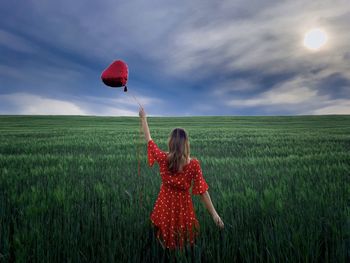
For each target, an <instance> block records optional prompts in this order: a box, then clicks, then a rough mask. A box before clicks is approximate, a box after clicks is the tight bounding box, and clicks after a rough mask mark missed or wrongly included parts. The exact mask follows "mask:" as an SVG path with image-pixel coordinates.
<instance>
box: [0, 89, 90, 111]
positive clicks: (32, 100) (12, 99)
mask: <svg viewBox="0 0 350 263" xmlns="http://www.w3.org/2000/svg"><path fill="white" fill-rule="evenodd" d="M0 101H1V105H8V107H11V108H13V110H12V111H11V114H24V115H36V114H40V115H46V114H47V115H86V112H85V111H84V110H82V109H81V108H80V107H79V106H77V105H75V104H74V103H71V102H68V101H62V100H57V99H50V98H44V97H41V96H37V95H31V94H26V93H13V94H6V95H0ZM1 111H2V112H1V113H2V114H6V110H5V112H3V110H1Z"/></svg>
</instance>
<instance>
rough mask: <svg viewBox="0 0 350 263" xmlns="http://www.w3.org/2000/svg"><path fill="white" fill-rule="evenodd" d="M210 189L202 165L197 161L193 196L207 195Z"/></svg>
mask: <svg viewBox="0 0 350 263" xmlns="http://www.w3.org/2000/svg"><path fill="white" fill-rule="evenodd" d="M208 189H209V186H208V184H207V182H206V181H205V179H204V177H203V174H202V169H201V166H200V163H199V161H198V160H196V162H195V165H194V175H193V187H192V194H194V195H200V194H203V193H205V192H206V191H207V190H208Z"/></svg>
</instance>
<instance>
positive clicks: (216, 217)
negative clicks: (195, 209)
mask: <svg viewBox="0 0 350 263" xmlns="http://www.w3.org/2000/svg"><path fill="white" fill-rule="evenodd" d="M213 220H214V222H215V224H216V225H217V226H218V227H220V228H221V229H223V228H224V222H223V221H222V220H221V218H220V216H219V215H218V214H217V213H215V214H214V215H213Z"/></svg>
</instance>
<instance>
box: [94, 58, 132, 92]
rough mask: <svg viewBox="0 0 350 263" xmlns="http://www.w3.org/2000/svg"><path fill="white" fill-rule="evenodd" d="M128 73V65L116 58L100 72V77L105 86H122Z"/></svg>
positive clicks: (124, 84) (126, 80)
mask: <svg viewBox="0 0 350 263" xmlns="http://www.w3.org/2000/svg"><path fill="white" fill-rule="evenodd" d="M128 74H129V72H128V65H127V64H126V63H125V62H124V61H122V60H116V61H114V62H113V63H112V64H111V65H109V66H108V68H106V69H105V70H104V71H103V72H102V75H101V79H102V81H103V83H104V84H106V85H107V86H110V87H123V86H126V83H127V82H128Z"/></svg>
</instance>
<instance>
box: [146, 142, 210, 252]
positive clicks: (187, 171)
mask: <svg viewBox="0 0 350 263" xmlns="http://www.w3.org/2000/svg"><path fill="white" fill-rule="evenodd" d="M147 157H148V164H149V166H153V164H154V162H155V161H157V162H158V164H159V170H160V176H161V179H162V184H161V186H160V192H159V194H158V198H157V200H156V203H155V206H154V209H153V211H152V213H151V217H150V218H151V221H152V223H153V224H154V225H155V226H157V227H158V231H157V238H159V239H160V240H161V241H162V242H163V243H164V245H165V246H166V247H167V248H170V249H174V248H177V247H178V248H183V246H184V245H185V244H186V243H190V244H191V245H193V244H194V241H195V238H196V236H197V235H198V234H199V222H198V220H197V218H196V214H195V212H194V209H193V204H192V199H191V195H190V192H189V189H190V187H191V183H192V180H193V187H192V194H194V195H199V194H202V193H204V192H205V191H207V190H208V189H209V186H208V184H207V183H206V181H205V180H204V178H203V175H202V170H201V167H200V163H199V161H198V160H197V159H196V158H193V159H191V161H190V163H188V164H186V165H185V166H184V167H183V169H182V172H178V173H176V174H173V175H171V173H170V172H169V170H168V167H167V159H166V158H167V153H166V152H163V151H162V150H160V149H159V148H158V146H157V144H156V143H155V142H154V141H153V140H150V141H148V145H147Z"/></svg>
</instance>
